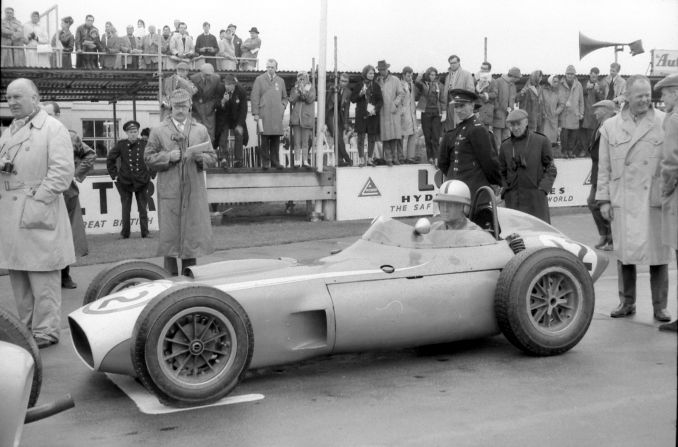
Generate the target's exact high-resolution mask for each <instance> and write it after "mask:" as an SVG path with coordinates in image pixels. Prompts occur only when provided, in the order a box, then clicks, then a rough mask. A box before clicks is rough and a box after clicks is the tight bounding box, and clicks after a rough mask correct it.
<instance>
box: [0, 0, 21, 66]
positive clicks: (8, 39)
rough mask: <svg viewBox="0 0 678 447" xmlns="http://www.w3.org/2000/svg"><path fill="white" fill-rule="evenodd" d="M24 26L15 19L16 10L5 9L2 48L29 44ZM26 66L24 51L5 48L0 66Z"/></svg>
mask: <svg viewBox="0 0 678 447" xmlns="http://www.w3.org/2000/svg"><path fill="white" fill-rule="evenodd" d="M27 42H28V41H27V40H26V37H24V26H23V25H22V24H21V22H19V21H18V20H17V19H16V18H15V17H14V8H5V18H4V19H2V46H3V47H5V46H13V47H18V46H23V45H25V44H26V43H27ZM25 64H26V61H25V58H24V50H23V49H15V48H3V49H2V59H1V61H0V66H2V67H23V66H24V65H25Z"/></svg>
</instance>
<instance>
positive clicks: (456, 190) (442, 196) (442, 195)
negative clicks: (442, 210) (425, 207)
mask: <svg viewBox="0 0 678 447" xmlns="http://www.w3.org/2000/svg"><path fill="white" fill-rule="evenodd" d="M433 201H434V202H451V203H461V204H463V205H464V214H466V215H467V216H468V214H469V212H470V211H471V190H470V189H468V186H466V183H464V182H462V181H461V180H448V181H446V182H444V183H443V184H442V185H440V189H438V193H437V194H436V196H435V198H434V199H433Z"/></svg>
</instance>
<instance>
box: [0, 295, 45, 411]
mask: <svg viewBox="0 0 678 447" xmlns="http://www.w3.org/2000/svg"><path fill="white" fill-rule="evenodd" d="M0 340H2V341H4V342H7V343H12V344H14V345H17V346H20V347H22V348H24V349H25V350H26V351H28V352H29V353H30V354H31V356H32V357H33V362H34V363H35V366H34V367H33V383H32V385H31V394H30V396H29V398H28V408H31V407H34V406H35V404H36V402H37V401H38V396H40V387H41V386H42V360H41V359H40V350H39V349H38V345H37V343H35V339H34V338H33V334H31V333H30V331H29V330H28V329H26V326H24V325H23V324H22V323H21V321H19V319H18V318H17V317H15V316H14V315H12V314H11V313H9V312H7V311H6V310H5V309H3V308H1V307H0Z"/></svg>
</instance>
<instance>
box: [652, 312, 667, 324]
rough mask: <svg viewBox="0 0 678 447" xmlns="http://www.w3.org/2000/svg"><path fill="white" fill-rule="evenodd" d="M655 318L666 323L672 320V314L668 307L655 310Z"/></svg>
mask: <svg viewBox="0 0 678 447" xmlns="http://www.w3.org/2000/svg"><path fill="white" fill-rule="evenodd" d="M654 319H655V320H657V321H661V322H662V323H665V322H667V321H671V315H669V313H668V312H667V311H666V309H659V310H655V311H654Z"/></svg>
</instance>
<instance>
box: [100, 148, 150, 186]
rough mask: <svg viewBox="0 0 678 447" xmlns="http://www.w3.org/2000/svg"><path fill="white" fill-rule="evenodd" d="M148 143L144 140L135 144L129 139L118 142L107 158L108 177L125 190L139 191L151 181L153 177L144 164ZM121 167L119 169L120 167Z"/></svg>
mask: <svg viewBox="0 0 678 447" xmlns="http://www.w3.org/2000/svg"><path fill="white" fill-rule="evenodd" d="M145 148H146V142H145V141H144V140H142V139H138V140H136V141H135V142H134V143H132V142H131V141H129V140H128V139H127V138H125V139H123V140H120V141H118V142H117V143H116V144H115V146H113V149H111V150H110V152H109V153H108V156H107V157H106V169H107V170H108V175H110V176H111V178H112V179H113V180H114V181H117V182H118V185H119V186H120V187H122V188H124V189H128V190H132V191H137V190H139V189H143V188H145V187H146V185H148V182H150V181H151V175H150V173H149V172H148V169H146V163H145V162H144V149H145ZM118 165H119V167H118Z"/></svg>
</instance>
